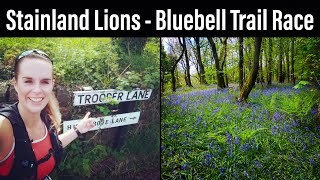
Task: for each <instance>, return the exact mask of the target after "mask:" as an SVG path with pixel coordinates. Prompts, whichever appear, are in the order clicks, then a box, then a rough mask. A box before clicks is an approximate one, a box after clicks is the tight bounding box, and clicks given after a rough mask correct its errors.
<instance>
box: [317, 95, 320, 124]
mask: <svg viewBox="0 0 320 180" xmlns="http://www.w3.org/2000/svg"><path fill="white" fill-rule="evenodd" d="M317 118H318V122H320V98H319V105H318V114H317Z"/></svg>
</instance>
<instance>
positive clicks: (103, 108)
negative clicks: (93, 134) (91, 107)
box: [96, 97, 119, 116]
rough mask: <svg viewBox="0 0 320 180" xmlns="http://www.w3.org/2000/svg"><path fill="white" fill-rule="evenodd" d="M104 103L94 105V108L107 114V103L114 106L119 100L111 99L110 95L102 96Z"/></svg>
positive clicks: (108, 110) (108, 111)
mask: <svg viewBox="0 0 320 180" xmlns="http://www.w3.org/2000/svg"><path fill="white" fill-rule="evenodd" d="M102 102H103V103H104V105H96V108H97V109H98V110H99V111H100V112H102V113H103V115H105V116H107V115H109V113H110V109H109V107H108V106H109V105H111V106H116V105H118V104H119V101H117V100H116V99H113V98H112V97H104V98H103V99H102Z"/></svg>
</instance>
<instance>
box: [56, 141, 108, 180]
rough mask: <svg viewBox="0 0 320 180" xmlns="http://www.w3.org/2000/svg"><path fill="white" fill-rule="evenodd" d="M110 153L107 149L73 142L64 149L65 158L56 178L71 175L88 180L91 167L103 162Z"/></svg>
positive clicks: (101, 146)
mask: <svg viewBox="0 0 320 180" xmlns="http://www.w3.org/2000/svg"><path fill="white" fill-rule="evenodd" d="M110 153H111V149H110V148H109V147H106V146H103V145H94V144H89V143H84V142H81V141H79V140H75V141H74V142H73V143H72V144H70V145H69V146H67V147H66V149H65V157H64V160H63V162H62V163H61V165H60V166H59V171H60V172H59V175H58V176H66V175H73V176H80V177H81V176H85V177H87V178H90V177H91V176H92V174H91V166H92V165H93V164H94V163H98V162H100V161H102V160H104V159H105V158H106V157H107V156H108V155H110ZM56 175H57V174H56ZM56 178H57V177H56Z"/></svg>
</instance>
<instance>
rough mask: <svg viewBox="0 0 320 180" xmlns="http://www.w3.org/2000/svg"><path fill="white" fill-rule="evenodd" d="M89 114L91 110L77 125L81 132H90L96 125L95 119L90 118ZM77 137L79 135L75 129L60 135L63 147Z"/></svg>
mask: <svg viewBox="0 0 320 180" xmlns="http://www.w3.org/2000/svg"><path fill="white" fill-rule="evenodd" d="M89 116H90V112H88V113H87V114H86V115H85V116H84V118H83V119H82V120H81V121H80V122H79V124H78V125H77V129H78V130H79V131H80V133H81V134H83V133H86V132H88V131H89V130H90V129H91V128H93V127H94V123H93V119H92V118H89ZM77 137H78V135H77V133H76V131H75V130H74V129H70V130H69V131H67V132H65V133H63V134H60V135H59V139H60V141H61V143H62V146H63V147H66V146H67V145H68V144H70V143H71V142H72V141H73V140H75V139H76V138H77Z"/></svg>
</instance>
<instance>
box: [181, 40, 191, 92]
mask: <svg viewBox="0 0 320 180" xmlns="http://www.w3.org/2000/svg"><path fill="white" fill-rule="evenodd" d="M183 46H184V49H185V51H184V55H185V59H186V76H187V77H186V83H187V86H189V87H192V84H191V79H190V65H189V57H188V51H187V47H186V46H187V44H186V39H185V38H183Z"/></svg>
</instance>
